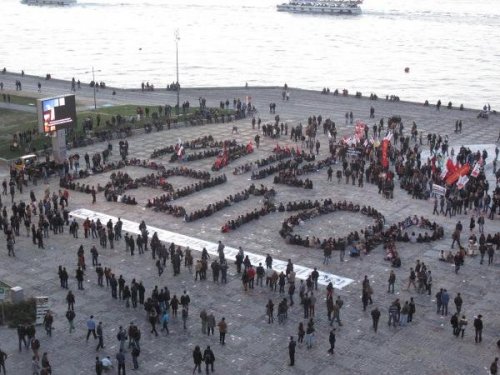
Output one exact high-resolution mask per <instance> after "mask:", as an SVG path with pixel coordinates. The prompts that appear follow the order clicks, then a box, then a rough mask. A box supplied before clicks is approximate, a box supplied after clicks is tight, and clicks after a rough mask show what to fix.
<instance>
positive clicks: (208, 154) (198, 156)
mask: <svg viewBox="0 0 500 375" xmlns="http://www.w3.org/2000/svg"><path fill="white" fill-rule="evenodd" d="M220 153H221V149H218V148H213V149H210V150H203V151H200V152H196V153H193V154H186V153H185V152H184V150H182V152H181V155H179V154H178V153H177V152H174V153H173V154H172V156H171V157H170V160H169V161H170V163H173V162H176V161H177V160H182V161H196V160H202V159H208V158H212V157H214V156H217V155H219V154H220Z"/></svg>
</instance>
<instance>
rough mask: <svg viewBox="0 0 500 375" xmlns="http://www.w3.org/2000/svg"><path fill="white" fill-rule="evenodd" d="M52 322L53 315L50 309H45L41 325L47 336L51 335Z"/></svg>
mask: <svg viewBox="0 0 500 375" xmlns="http://www.w3.org/2000/svg"><path fill="white" fill-rule="evenodd" d="M53 323H54V317H53V316H52V313H51V312H50V310H48V311H47V313H46V314H45V316H44V318H43V326H44V327H45V332H46V333H47V335H48V336H52V324H53Z"/></svg>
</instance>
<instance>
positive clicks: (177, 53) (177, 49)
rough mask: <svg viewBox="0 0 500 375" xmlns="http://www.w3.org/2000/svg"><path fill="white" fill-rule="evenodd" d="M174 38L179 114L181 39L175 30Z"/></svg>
mask: <svg viewBox="0 0 500 375" xmlns="http://www.w3.org/2000/svg"><path fill="white" fill-rule="evenodd" d="M174 36H175V71H176V75H177V114H179V110H180V107H179V95H180V91H181V86H180V84H179V40H180V39H181V38H180V37H179V29H176V30H175V33H174Z"/></svg>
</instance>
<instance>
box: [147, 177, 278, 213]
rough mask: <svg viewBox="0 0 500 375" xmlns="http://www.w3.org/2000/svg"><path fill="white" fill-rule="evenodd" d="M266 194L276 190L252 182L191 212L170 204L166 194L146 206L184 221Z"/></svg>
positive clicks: (272, 193) (273, 193)
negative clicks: (240, 189)
mask: <svg viewBox="0 0 500 375" xmlns="http://www.w3.org/2000/svg"><path fill="white" fill-rule="evenodd" d="M266 194H271V195H272V196H274V195H275V194H276V193H275V192H274V190H272V189H268V188H267V187H265V186H264V185H261V186H260V187H259V188H256V187H255V185H254V184H252V185H250V187H249V188H247V189H245V190H243V191H241V192H238V193H236V194H234V195H232V194H230V195H229V196H227V197H226V198H225V199H223V200H220V201H217V202H215V203H210V204H208V205H207V206H206V207H205V208H204V209H199V210H196V211H193V212H191V213H187V211H186V209H185V208H184V207H183V206H180V205H171V204H169V203H168V202H169V201H168V200H164V199H163V197H164V195H162V196H160V197H156V198H154V199H153V200H149V201H148V204H147V205H146V207H147V208H152V209H153V210H155V211H159V212H165V213H167V214H169V215H173V216H175V217H183V218H184V221H186V222H190V221H195V220H198V219H202V218H205V217H209V216H212V215H213V214H215V213H216V212H218V211H221V210H223V209H224V208H226V207H229V206H231V205H233V204H235V203H238V202H241V201H244V200H247V199H248V198H249V197H250V195H254V196H266Z"/></svg>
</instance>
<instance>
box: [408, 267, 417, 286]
mask: <svg viewBox="0 0 500 375" xmlns="http://www.w3.org/2000/svg"><path fill="white" fill-rule="evenodd" d="M415 280H417V275H416V274H415V271H414V270H413V268H410V277H409V278H408V287H407V288H406V290H410V286H411V285H413V289H417V285H416V284H415Z"/></svg>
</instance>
